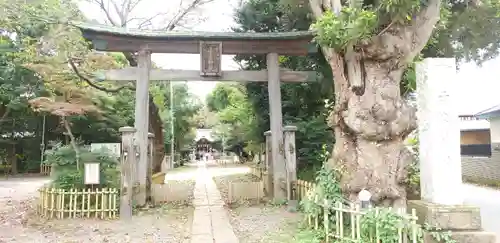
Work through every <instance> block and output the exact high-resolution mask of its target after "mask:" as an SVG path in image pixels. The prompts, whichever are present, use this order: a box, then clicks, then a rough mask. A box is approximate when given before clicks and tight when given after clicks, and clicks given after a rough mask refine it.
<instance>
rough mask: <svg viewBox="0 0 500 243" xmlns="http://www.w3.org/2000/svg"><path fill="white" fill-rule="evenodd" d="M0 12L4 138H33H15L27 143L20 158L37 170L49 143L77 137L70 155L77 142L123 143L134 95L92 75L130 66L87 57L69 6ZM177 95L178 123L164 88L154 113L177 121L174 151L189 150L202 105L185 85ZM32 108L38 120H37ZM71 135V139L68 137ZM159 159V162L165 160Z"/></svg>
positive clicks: (7, 5) (6, 5)
mask: <svg viewBox="0 0 500 243" xmlns="http://www.w3.org/2000/svg"><path fill="white" fill-rule="evenodd" d="M21 2H22V4H21ZM0 7H1V9H2V12H1V13H0V15H1V16H2V18H1V19H0V23H1V25H0V26H2V29H1V30H0V34H1V35H0V41H1V42H0V44H1V51H0V72H1V74H2V75H1V77H0V84H1V86H0V123H1V124H2V126H0V130H1V131H2V134H4V133H5V132H8V133H9V134H10V132H11V131H12V134H14V131H15V132H17V133H20V134H32V135H30V137H27V135H23V137H19V136H18V137H17V138H14V137H13V136H11V138H10V139H11V140H14V139H17V140H22V141H19V142H20V145H19V146H18V148H17V150H16V153H18V154H19V156H18V157H20V158H21V157H23V158H26V159H27V160H29V161H33V162H34V163H36V164H35V165H36V166H37V165H38V164H39V163H40V154H41V153H40V143H41V142H42V143H43V144H45V147H46V145H47V143H48V141H54V140H55V141H59V140H60V141H62V142H67V136H68V135H69V134H72V135H73V136H74V138H72V139H69V140H71V141H73V142H74V143H75V146H73V147H78V148H79V147H80V146H79V145H78V146H76V145H77V141H78V144H90V143H102V142H119V141H120V134H119V133H118V129H119V128H120V127H123V126H133V125H134V100H135V98H134V96H135V91H134V87H133V86H132V85H125V86H120V85H117V84H116V83H115V82H112V81H103V82H99V83H97V82H95V80H93V73H94V72H95V71H98V70H105V69H116V68H121V67H124V66H126V65H129V61H128V60H127V58H126V56H125V55H124V54H122V53H100V52H94V51H92V50H91V49H89V45H87V43H86V42H85V41H84V40H83V38H82V36H81V33H80V32H79V31H78V30H77V29H76V28H73V27H72V26H71V24H70V22H71V21H75V20H79V21H80V20H85V18H84V17H83V15H82V13H81V12H80V11H79V10H78V8H77V7H76V5H74V4H73V3H72V2H64V1H63V2H61V1H56V0H43V1H35V2H32V3H29V4H25V3H24V1H19V4H13V2H12V1H0ZM175 87H176V91H175V92H174V94H175V95H176V97H175V98H174V100H175V103H176V104H174V107H177V108H176V109H177V110H176V113H175V115H176V119H171V117H170V116H169V112H168V110H167V109H169V107H170V104H169V91H168V89H167V88H166V87H165V86H161V87H159V86H153V87H151V90H152V92H153V93H154V94H155V95H154V97H153V95H152V96H151V97H152V98H155V99H156V100H157V101H158V102H156V103H158V104H157V107H156V106H155V107H156V108H160V109H161V110H162V117H160V118H159V120H160V121H159V122H160V123H161V124H170V121H172V120H175V122H176V124H175V132H176V144H177V145H179V146H180V147H182V146H184V145H185V144H189V143H190V142H191V141H189V142H187V141H188V140H189V136H190V135H189V134H190V133H192V131H191V127H192V126H193V124H192V120H193V116H194V114H195V113H196V111H197V109H198V106H199V105H198V101H196V100H195V99H194V98H193V96H192V95H191V94H190V93H189V92H187V87H186V86H185V85H176V86H175ZM109 91H112V92H109ZM158 97H161V99H159V98H158ZM29 100H31V105H30V104H29V102H28V101H29ZM164 101H165V102H164ZM30 106H31V107H30ZM32 107H33V108H36V109H37V111H41V112H40V113H35V112H33V111H32V110H31V108H32ZM38 108H41V109H38ZM90 111H98V112H90ZM44 117H45V118H46V119H45V118H44ZM42 121H46V122H45V123H43V122H42ZM43 124H45V126H43ZM68 127H70V128H71V133H68V132H67V130H68V129H67V128H68ZM165 130H166V131H162V133H163V132H165V133H168V134H170V126H169V125H168V126H165ZM191 136H193V135H191ZM42 137H44V138H45V140H44V141H42ZM157 137H158V136H157ZM167 138H169V136H168V137H167ZM28 140H29V146H21V144H25V145H26V144H28ZM165 141H168V143H170V140H168V139H165V140H164V139H163V138H162V139H161V140H160V143H159V146H160V147H161V148H164V147H165V146H166V145H168V144H165ZM21 147H22V148H21ZM0 152H1V151H0ZM2 153H3V152H2ZM21 153H22V154H23V156H21ZM157 155H158V157H159V161H161V158H162V157H163V153H159V154H157ZM27 157H28V158H27ZM23 161H25V160H24V159H23V160H21V162H23ZM30 163H31V162H30ZM22 167H23V168H24V166H22Z"/></svg>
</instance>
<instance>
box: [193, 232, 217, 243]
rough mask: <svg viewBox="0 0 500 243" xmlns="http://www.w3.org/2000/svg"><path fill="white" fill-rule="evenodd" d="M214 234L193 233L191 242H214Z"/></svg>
mask: <svg viewBox="0 0 500 243" xmlns="http://www.w3.org/2000/svg"><path fill="white" fill-rule="evenodd" d="M212 242H214V238H213V237H212V234H201V235H191V243H212Z"/></svg>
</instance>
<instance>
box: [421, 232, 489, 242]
mask: <svg viewBox="0 0 500 243" xmlns="http://www.w3.org/2000/svg"><path fill="white" fill-rule="evenodd" d="M451 238H452V239H453V240H455V241H456V243H496V242H497V241H496V234H495V233H491V232H483V231H459V232H452V233H451ZM424 242H425V243H441V242H440V241H436V240H435V239H434V237H432V236H431V235H430V233H424Z"/></svg>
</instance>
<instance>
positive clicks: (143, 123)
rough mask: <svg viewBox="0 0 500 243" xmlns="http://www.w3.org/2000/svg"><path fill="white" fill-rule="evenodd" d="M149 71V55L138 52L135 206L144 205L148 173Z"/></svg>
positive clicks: (146, 52) (143, 51)
mask: <svg viewBox="0 0 500 243" xmlns="http://www.w3.org/2000/svg"><path fill="white" fill-rule="evenodd" d="M150 69H151V53H150V52H149V51H147V50H141V51H139V55H138V70H139V72H138V75H137V82H136V88H135V128H136V129H137V133H136V141H137V144H138V145H139V162H138V169H137V173H138V182H139V185H138V193H137V195H136V203H137V206H144V204H146V180H147V171H148V152H147V151H148V130H149V71H150Z"/></svg>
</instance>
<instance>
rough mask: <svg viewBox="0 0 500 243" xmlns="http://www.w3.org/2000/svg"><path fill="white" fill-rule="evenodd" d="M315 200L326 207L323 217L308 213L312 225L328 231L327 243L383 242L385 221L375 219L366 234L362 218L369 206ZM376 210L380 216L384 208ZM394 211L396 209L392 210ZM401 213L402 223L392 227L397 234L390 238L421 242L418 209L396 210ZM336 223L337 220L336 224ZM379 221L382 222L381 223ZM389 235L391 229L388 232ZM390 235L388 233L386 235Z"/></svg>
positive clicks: (406, 241) (317, 228) (405, 241)
mask: <svg viewBox="0 0 500 243" xmlns="http://www.w3.org/2000/svg"><path fill="white" fill-rule="evenodd" d="M315 203H316V204H317V205H318V206H320V207H321V208H322V209H323V213H322V216H318V217H313V216H308V218H307V219H308V220H307V221H308V224H309V226H310V227H312V228H314V229H315V230H321V231H324V233H325V242H327V243H328V242H337V241H338V240H340V241H341V242H353V243H380V242H382V240H383V239H382V238H381V235H382V234H381V230H380V229H382V228H386V226H385V225H384V222H378V221H375V227H374V228H375V229H374V230H373V231H372V232H370V234H369V235H366V232H365V234H364V235H362V228H366V226H363V225H362V223H363V221H362V218H363V216H364V215H366V214H367V212H368V211H367V209H361V208H360V207H359V205H358V204H354V203H350V204H349V205H347V206H346V205H344V204H343V203H341V202H335V203H332V202H328V201H326V200H324V201H323V202H319V201H318V199H317V198H315ZM368 210H375V215H376V216H377V215H380V213H381V210H382V209H381V208H370V209H368ZM392 210H394V209H392ZM396 212H397V214H398V215H399V216H400V219H399V220H400V223H398V225H397V226H396V228H394V229H392V232H393V234H391V235H390V236H389V237H390V238H392V239H396V241H391V242H397V243H417V242H418V236H419V235H421V231H422V229H421V227H420V226H419V225H418V224H417V216H416V211H415V209H413V210H412V213H411V214H407V213H406V212H405V211H403V210H396ZM332 222H333V223H332ZM377 224H378V225H377ZM384 233H385V234H387V232H384ZM385 236H386V237H387V235H385Z"/></svg>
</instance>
